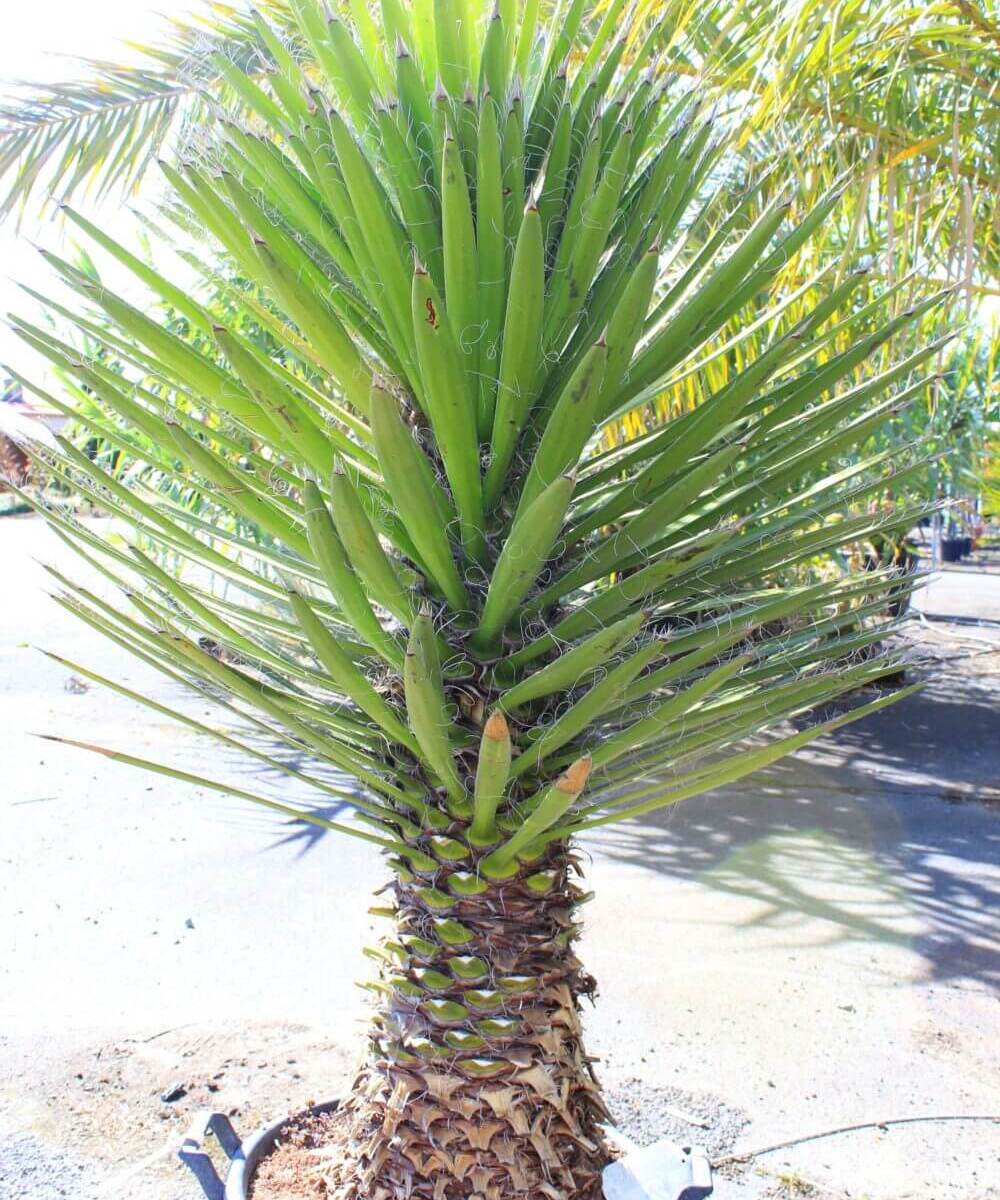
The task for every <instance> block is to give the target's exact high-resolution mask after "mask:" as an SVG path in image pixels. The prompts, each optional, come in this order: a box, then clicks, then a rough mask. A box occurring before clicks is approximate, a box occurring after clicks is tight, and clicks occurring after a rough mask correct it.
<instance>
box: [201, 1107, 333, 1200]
mask: <svg viewBox="0 0 1000 1200" xmlns="http://www.w3.org/2000/svg"><path fill="white" fill-rule="evenodd" d="M336 1107H337V1101H336V1100H329V1101H327V1103H326V1104H317V1105H316V1106H315V1107H314V1108H310V1109H308V1110H307V1111H306V1112H305V1113H295V1114H293V1115H291V1116H287V1117H284V1118H282V1120H280V1121H276V1122H275V1123H274V1124H273V1125H269V1126H268V1127H267V1128H266V1129H261V1130H259V1131H258V1132H257V1133H255V1134H254V1135H253V1137H250V1138H248V1139H247V1140H246V1141H245V1142H241V1141H240V1138H239V1134H237V1132H236V1130H235V1129H234V1128H233V1125H232V1122H231V1121H230V1120H229V1118H228V1117H227V1116H226V1114H225V1113H219V1112H211V1111H210V1110H207V1109H206V1110H205V1111H203V1112H200V1113H198V1114H197V1116H196V1117H195V1118H194V1120H193V1121H192V1123H191V1128H190V1129H189V1130H188V1134H187V1137H186V1138H185V1139H184V1142H183V1144H182V1146H181V1148H180V1150H179V1151H178V1154H179V1157H180V1160H181V1162H182V1163H184V1164H185V1166H187V1167H189V1168H190V1169H191V1171H192V1172H193V1174H194V1176H195V1178H196V1179H197V1180H198V1183H199V1184H200V1185H201V1190H202V1191H203V1192H204V1194H205V1197H206V1200H247V1196H248V1195H249V1194H250V1184H251V1181H252V1180H253V1175H254V1172H255V1171H256V1170H257V1167H258V1166H259V1165H260V1163H261V1161H262V1160H263V1159H265V1158H266V1157H267V1156H268V1154H270V1152H271V1151H272V1150H273V1149H274V1144H275V1142H277V1140H278V1138H279V1137H280V1136H281V1131H282V1130H283V1129H286V1128H287V1127H288V1126H290V1125H294V1124H295V1123H296V1122H297V1121H300V1120H301V1119H302V1117H304V1116H320V1115H322V1114H323V1113H328V1112H333V1111H334V1109H335V1108H336ZM210 1133H212V1134H214V1135H215V1140H216V1141H217V1142H218V1143H219V1147H220V1149H221V1150H222V1152H223V1154H224V1155H225V1156H226V1158H227V1159H228V1160H229V1166H228V1169H227V1170H226V1175H225V1179H223V1178H222V1177H221V1176H220V1175H219V1173H218V1171H217V1170H216V1167H215V1164H214V1163H213V1162H212V1159H211V1158H210V1157H209V1155H208V1152H207V1151H206V1150H205V1140H206V1139H207V1137H208V1135H209V1134H210Z"/></svg>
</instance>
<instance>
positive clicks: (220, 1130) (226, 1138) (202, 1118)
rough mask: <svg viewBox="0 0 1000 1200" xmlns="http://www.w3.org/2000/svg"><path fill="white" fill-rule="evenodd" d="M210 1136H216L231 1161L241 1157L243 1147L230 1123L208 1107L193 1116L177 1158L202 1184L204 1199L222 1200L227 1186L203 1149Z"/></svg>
mask: <svg viewBox="0 0 1000 1200" xmlns="http://www.w3.org/2000/svg"><path fill="white" fill-rule="evenodd" d="M210 1133H214V1134H215V1140H216V1141H217V1142H218V1143H219V1145H220V1146H221V1147H222V1150H223V1153H224V1154H225V1155H226V1157H227V1158H228V1159H229V1161H230V1162H234V1161H235V1160H236V1159H238V1158H242V1157H243V1146H242V1143H241V1142H240V1139H239V1136H238V1134H237V1133H236V1130H235V1129H233V1126H232V1122H231V1121H230V1120H229V1118H228V1117H227V1116H226V1114H225V1113H220V1112H212V1110H211V1109H207V1108H206V1109H203V1110H202V1111H201V1112H199V1113H196V1114H195V1116H194V1119H193V1120H192V1122H191V1127H190V1128H189V1129H188V1132H187V1137H185V1139H184V1141H183V1143H182V1144H181V1148H180V1150H178V1152H177V1156H178V1158H180V1160H181V1162H182V1163H184V1165H185V1166H186V1167H188V1168H189V1169H190V1170H191V1171H192V1173H193V1174H194V1177H195V1179H197V1180H198V1182H199V1184H201V1190H202V1191H203V1192H204V1193H205V1196H206V1198H207V1200H225V1197H226V1185H225V1183H223V1181H222V1180H221V1179H220V1178H219V1173H218V1171H216V1169H215V1164H214V1163H213V1162H212V1160H211V1159H210V1158H209V1157H208V1154H207V1153H206V1152H205V1151H204V1150H203V1149H202V1143H203V1142H204V1140H205V1138H206V1137H207V1136H208V1135H209V1134H210Z"/></svg>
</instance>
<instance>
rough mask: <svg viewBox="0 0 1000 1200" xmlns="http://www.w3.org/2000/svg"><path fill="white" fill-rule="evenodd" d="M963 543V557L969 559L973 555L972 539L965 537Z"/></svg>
mask: <svg viewBox="0 0 1000 1200" xmlns="http://www.w3.org/2000/svg"><path fill="white" fill-rule="evenodd" d="M961 541H962V557H963V558H968V557H969V555H970V554H971V553H972V538H971V537H964V538H962V539H961Z"/></svg>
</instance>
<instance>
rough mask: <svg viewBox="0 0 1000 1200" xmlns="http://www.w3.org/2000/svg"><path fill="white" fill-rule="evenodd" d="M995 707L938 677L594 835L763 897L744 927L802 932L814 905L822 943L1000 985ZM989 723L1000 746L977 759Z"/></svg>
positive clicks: (618, 852) (594, 841)
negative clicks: (892, 952) (779, 754)
mask: <svg viewBox="0 0 1000 1200" xmlns="http://www.w3.org/2000/svg"><path fill="white" fill-rule="evenodd" d="M980 708H982V710H983V711H976V710H977V709H980ZM997 719H998V718H997V710H996V709H995V708H994V709H993V710H992V712H990V711H987V707H986V705H985V704H984V705H982V706H980V705H978V704H976V703H972V704H968V703H966V701H965V700H964V699H963V698H962V697H961V696H956V695H950V694H948V693H942V692H941V691H939V690H936V689H934V688H929V689H928V690H927V691H925V692H923V693H920V694H919V695H917V696H915V697H912V698H910V699H908V700H906V701H903V702H902V703H901V704H900V707H899V709H896V710H893V709H888V710H883V711H882V712H881V713H878V714H876V716H875V718H874V719H871V720H869V721H867V722H865V725H864V728H862V727H861V726H860V725H859V726H852V727H848V728H847V729H843V730H840V731H839V732H838V733H837V734H836V735H835V736H832V737H830V738H826V739H823V740H822V741H820V742H817V743H815V744H814V746H813V747H812V748H810V750H809V751H807V752H805V753H803V754H800V755H799V756H798V757H796V758H793V759H786V760H784V761H783V762H780V763H777V764H775V765H774V766H773V767H770V768H769V769H767V770H766V771H762V772H760V773H759V774H757V775H754V776H753V777H752V778H750V779H748V780H746V781H743V782H742V783H741V784H740V785H739V786H736V787H731V788H725V789H721V790H719V791H717V792H714V793H711V794H709V795H706V796H703V797H697V798H695V799H693V800H688V801H686V802H685V803H683V804H680V805H678V806H677V807H676V808H668V809H663V810H660V811H659V812H654V813H650V814H647V815H646V816H644V817H642V818H640V819H638V820H634V821H630V822H628V823H626V824H623V825H619V826H609V827H606V828H604V829H602V830H600V831H599V832H598V834H597V835H596V836H594V837H592V838H591V839H590V844H591V846H592V848H593V849H594V850H595V851H596V852H598V853H600V854H602V855H605V856H607V857H610V858H613V859H620V860H624V861H628V862H630V863H635V864H637V865H640V866H642V867H645V868H647V869H649V870H653V871H657V872H663V873H667V874H669V875H671V876H673V877H675V878H679V879H688V880H692V881H696V882H698V883H700V884H701V885H703V886H707V887H709V888H711V889H712V890H714V891H718V892H721V893H725V894H729V895H733V896H738V897H741V898H742V899H743V900H746V901H751V902H752V903H751V905H750V908H749V914H750V915H748V916H747V917H746V919H745V920H746V923H747V924H751V925H771V926H773V927H775V928H776V929H782V928H792V927H794V928H796V931H797V934H798V933H800V926H802V925H803V924H804V923H805V921H804V918H812V919H813V921H814V922H817V923H815V924H814V925H813V926H812V931H813V932H812V934H811V935H810V936H812V937H814V940H815V944H831V943H845V942H858V943H870V944H871V946H872V948H873V951H874V952H876V953H877V949H878V947H879V946H898V947H901V948H905V949H908V950H909V951H911V952H912V953H914V954H916V955H917V956H918V957H919V959H920V960H921V962H922V971H921V974H922V977H923V979H924V980H925V981H927V982H933V981H945V980H968V981H975V982H978V983H980V984H984V985H987V986H1000V819H998V818H1000V791H994V789H993V788H989V787H988V786H987V788H986V789H984V790H985V791H986V794H987V799H986V801H985V802H983V801H982V800H978V799H976V798H975V797H976V795H977V785H978V784H979V783H981V782H982V783H985V781H986V780H987V779H989V781H990V782H991V783H996V782H997V780H998V779H1000V770H998V764H1000V738H998V737H997ZM989 725H991V726H992V730H993V736H992V744H987V745H985V746H981V747H980V748H981V750H982V754H983V757H982V759H981V760H975V762H973V763H970V760H969V757H968V756H969V754H970V751H971V749H972V748H973V747H974V746H975V744H976V739H977V737H978V736H979V734H980V733H983V732H985V731H986V729H987V727H988V726H989ZM952 738H953V739H954V740H953V741H952V740H950V739H952ZM963 756H964V759H965V761H963ZM943 781H947V782H943ZM963 785H964V787H963ZM991 794H992V795H995V796H996V800H992V799H991V798H990V795H991Z"/></svg>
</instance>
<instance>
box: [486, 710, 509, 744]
mask: <svg viewBox="0 0 1000 1200" xmlns="http://www.w3.org/2000/svg"><path fill="white" fill-rule="evenodd" d="M483 737H488V738H489V739H490V740H491V741H494V742H503V741H506V740H507V738H509V737H510V729H509V727H508V725H507V719H506V717H505V716H504V715H503V713H500V712H493V713H490V715H489V717H488V718H487V720H486V724H485V725H484V726H483Z"/></svg>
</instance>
